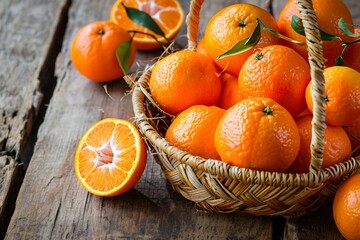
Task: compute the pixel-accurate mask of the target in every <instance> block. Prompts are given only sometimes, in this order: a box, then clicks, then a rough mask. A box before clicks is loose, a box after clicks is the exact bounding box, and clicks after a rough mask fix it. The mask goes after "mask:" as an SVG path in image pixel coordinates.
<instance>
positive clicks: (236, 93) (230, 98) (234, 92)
mask: <svg viewBox="0 0 360 240" xmlns="http://www.w3.org/2000/svg"><path fill="white" fill-rule="evenodd" d="M220 79H221V83H222V85H221V95H220V99H219V102H218V104H217V106H219V107H221V108H223V109H229V108H230V107H232V106H234V105H235V104H236V103H238V102H240V101H241V100H243V97H242V95H241V91H240V89H239V84H238V79H237V77H235V76H233V75H231V74H229V73H223V74H221V76H220Z"/></svg>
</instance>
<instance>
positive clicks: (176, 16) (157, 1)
mask: <svg viewBox="0 0 360 240" xmlns="http://www.w3.org/2000/svg"><path fill="white" fill-rule="evenodd" d="M122 4H124V5H125V6H126V7H130V8H136V9H138V10H141V11H143V12H146V13H147V14H149V15H150V16H151V17H152V18H153V19H154V21H155V22H156V23H157V24H158V25H159V27H160V28H161V30H162V31H163V32H164V34H165V36H166V38H167V39H169V40H172V39H173V38H174V37H175V36H176V34H177V33H178V32H179V31H180V29H181V26H182V24H183V21H184V12H183V10H182V8H181V6H180V4H179V2H178V1H177V0H117V1H116V2H115V4H114V5H113V7H112V9H111V12H110V20H111V21H113V22H114V23H116V24H118V25H119V26H121V27H123V28H124V29H126V30H128V31H139V32H143V33H146V34H151V35H153V36H155V37H156V38H157V39H158V40H159V41H160V42H161V43H163V44H167V41H166V40H165V38H164V37H162V36H160V35H157V34H155V33H154V32H153V31H151V30H149V29H147V28H145V27H142V26H140V25H138V24H136V23H134V22H133V21H132V20H131V19H130V18H129V17H128V16H127V14H126V11H125V8H124V6H123V5H122ZM146 34H142V33H136V34H135V36H134V39H133V40H134V42H135V43H136V46H137V48H138V49H140V50H152V49H156V48H160V47H161V46H160V45H159V43H158V42H156V40H155V39H154V38H153V37H151V36H150V35H146Z"/></svg>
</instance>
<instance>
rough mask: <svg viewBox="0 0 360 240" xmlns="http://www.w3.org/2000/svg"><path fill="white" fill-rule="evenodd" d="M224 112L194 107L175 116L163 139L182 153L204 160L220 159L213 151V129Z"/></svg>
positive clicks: (202, 106) (222, 110)
mask: <svg viewBox="0 0 360 240" xmlns="http://www.w3.org/2000/svg"><path fill="white" fill-rule="evenodd" d="M224 113H225V110H224V109H221V108H218V107H216V106H210V107H208V106H204V105H195V106H192V107H190V108H188V109H186V110H184V111H183V112H181V113H180V114H179V115H177V116H176V118H175V119H174V121H173V122H172V123H171V125H170V126H169V128H168V129H167V131H166V135H165V139H166V140H167V141H168V142H169V143H170V144H172V145H174V146H176V147H178V148H179V149H181V150H183V151H187V152H188V153H190V154H192V155H195V156H200V157H203V158H205V159H208V158H210V159H220V156H219V154H218V153H217V151H216V149H215V144H214V137H215V129H216V126H217V124H218V123H219V121H220V118H221V117H222V116H223V115H224Z"/></svg>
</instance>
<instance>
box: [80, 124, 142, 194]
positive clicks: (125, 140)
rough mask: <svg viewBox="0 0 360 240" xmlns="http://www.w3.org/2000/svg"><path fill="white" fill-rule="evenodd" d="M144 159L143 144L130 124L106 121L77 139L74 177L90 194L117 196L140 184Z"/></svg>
mask: <svg viewBox="0 0 360 240" xmlns="http://www.w3.org/2000/svg"><path fill="white" fill-rule="evenodd" d="M146 155H147V154H146V146H145V143H144V141H143V139H142V137H141V135H140V133H139V132H138V130H137V129H136V127H135V126H134V125H133V124H132V123H130V122H128V121H126V120H122V119H115V118H106V119H103V120H101V121H98V122H97V123H95V124H94V125H93V126H91V127H90V128H89V129H88V130H87V131H86V132H85V134H84V135H83V137H82V138H81V139H80V141H79V143H78V147H77V149H76V154H75V161H74V168H75V174H76V177H77V178H78V180H79V182H80V183H81V185H82V186H83V187H84V188H85V189H86V190H87V191H89V192H90V193H92V194H95V195H98V196H116V195H119V194H121V193H124V192H126V191H128V190H129V189H131V188H132V187H133V186H134V185H135V184H136V183H137V182H138V181H139V179H140V177H141V175H142V173H143V172H144V169H145V165H146Z"/></svg>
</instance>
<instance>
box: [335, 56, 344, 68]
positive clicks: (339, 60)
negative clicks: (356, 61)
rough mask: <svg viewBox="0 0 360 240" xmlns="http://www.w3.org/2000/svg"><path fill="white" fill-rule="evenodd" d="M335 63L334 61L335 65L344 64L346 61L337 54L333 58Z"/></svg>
mask: <svg viewBox="0 0 360 240" xmlns="http://www.w3.org/2000/svg"><path fill="white" fill-rule="evenodd" d="M335 63H336V66H346V63H345V61H344V59H343V57H342V56H338V57H337V58H336V59H335Z"/></svg>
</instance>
